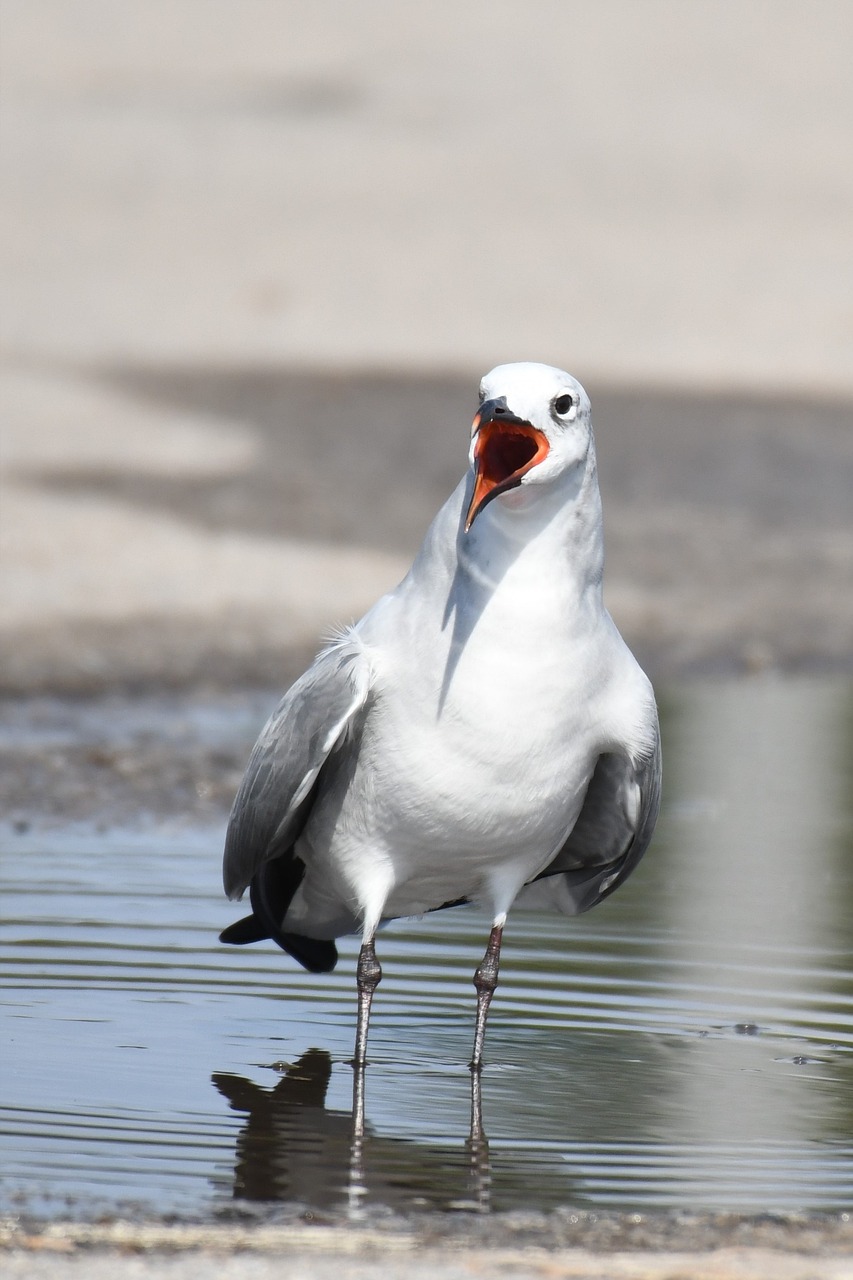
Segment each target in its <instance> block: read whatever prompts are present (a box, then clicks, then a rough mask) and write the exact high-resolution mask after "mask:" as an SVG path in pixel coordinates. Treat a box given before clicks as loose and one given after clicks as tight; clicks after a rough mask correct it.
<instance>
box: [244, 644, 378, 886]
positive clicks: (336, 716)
mask: <svg viewBox="0 0 853 1280" xmlns="http://www.w3.org/2000/svg"><path fill="white" fill-rule="evenodd" d="M369 688H370V672H369V667H368V663H367V659H366V657H365V656H364V654H363V653H362V652H361V651H360V650H359V649H358V648H356V647H354V646H347V645H336V646H335V647H333V648H331V649H326V650H324V652H323V653H321V654H319V655H318V657H317V658H316V659H315V661H314V663H313V665H312V666H310V667H309V668H308V670H307V671H306V672H305V674H304V675H303V676H301V677H300V678H299V680H297V681H296V683H295V684H294V685H293V686H292V687H291V688H290V690H289V691H288V692H287V693H286V694H285V696H284V698H283V699H282V701H281V703H280V704H279V706H278V708H277V710H276V711H275V712H274V713H273V715H272V716H271V717H270V719H269V721H268V722H267V724H266V726H265V727H264V729H263V730H262V732H261V736H260V737H259V738H258V741H257V743H256V744H255V748H254V750H253V751H252V754H251V757H250V758H249V764H248V766H247V768H246V774H245V776H244V778H243V782H242V784H241V786H240V790H239V791H238V792H237V798H236V800H235V801H234V806H233V808H232V810H231V817H230V820H229V823H228V832H227V835H226V837H225V858H224V861H223V867H222V878H223V881H224V884H225V892H226V893H227V894H228V897H229V898H239V897H240V896H241V895H242V893H243V892H244V890H245V889H246V887H247V886H248V884H249V883H250V882H251V880H252V878H253V877H254V875H255V874H256V872H257V871H259V870H260V868H261V867H262V866H263V865H264V863H266V862H267V861H268V860H269V859H270V858H274V857H276V856H277V855H279V854H282V853H284V852H286V851H287V849H289V848H290V846H291V845H292V844H293V842H294V840H296V839H297V837H298V835H299V833H300V831H301V830H302V828H303V826H304V825H305V822H306V821H307V818H308V812H309V810H310V807H311V801H312V798H313V791H314V786H315V784H316V782H317V779H318V777H319V775H320V771H321V769H322V767H323V765H324V764H325V762H326V760H327V758H328V756H329V755H330V753H331V752H332V751H333V750H334V749H335V747H336V746H337V745H338V744H339V743H340V742H341V740H342V738H343V737H344V736H345V734H346V733H347V731H348V730H349V729H350V727H351V725H352V722H353V720H354V718H355V717H356V716H357V715H358V712H359V711H360V710H361V709H362V708H363V707H364V705H365V703H366V701H367V696H368V693H369Z"/></svg>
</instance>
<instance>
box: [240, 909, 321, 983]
mask: <svg viewBox="0 0 853 1280" xmlns="http://www.w3.org/2000/svg"><path fill="white" fill-rule="evenodd" d="M268 939H269V940H271V941H272V942H275V943H277V944H278V946H280V947H281V949H282V951H286V952H287V954H288V955H289V956H293V958H294V960H298V961H299V963H300V964H301V965H302V967H303V969H307V970H308V972H309V973H331V972H332V970H333V969H334V967H335V965H336V964H337V963H338V949H337V947H336V946H335V944H334V942H327V941H323V940H321V939H319V938H306V937H305V936H304V934H301V933H271V932H270V929H269V926H268V925H265V924H264V923H263V921H262V920H261V919H260V918H259V917H258V916H256V915H251V916H244V917H243V919H242V920H237V921H235V923H234V924H230V925H229V926H228V928H227V929H223V930H222V932H221V933H220V935H219V941H220V942H225V943H227V944H229V945H230V946H235V947H244V946H246V945H248V944H249V943H251V942H266V941H267V940H268Z"/></svg>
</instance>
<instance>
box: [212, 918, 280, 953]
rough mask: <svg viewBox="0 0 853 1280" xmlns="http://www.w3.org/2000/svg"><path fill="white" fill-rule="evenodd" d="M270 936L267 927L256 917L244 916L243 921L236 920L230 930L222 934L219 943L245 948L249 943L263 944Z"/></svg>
mask: <svg viewBox="0 0 853 1280" xmlns="http://www.w3.org/2000/svg"><path fill="white" fill-rule="evenodd" d="M269 936H270V931H269V929H268V928H267V926H266V925H265V924H263V923H262V921H260V920H259V919H258V917H257V916H256V915H251V916H244V917H243V919H242V920H236V921H235V922H234V924H229V926H228V928H227V929H223V930H222V932H221V933H220V935H219V941H220V942H227V943H229V944H230V945H231V946H235V947H243V946H245V945H246V944H247V943H249V942H263V941H264V940H265V939H266V938H268V937H269Z"/></svg>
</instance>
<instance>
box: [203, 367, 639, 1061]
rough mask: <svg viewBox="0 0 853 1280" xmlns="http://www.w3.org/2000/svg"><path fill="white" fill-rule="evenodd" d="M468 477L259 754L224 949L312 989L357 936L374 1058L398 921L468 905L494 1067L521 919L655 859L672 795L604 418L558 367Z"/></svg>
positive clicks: (233, 862) (500, 422)
mask: <svg viewBox="0 0 853 1280" xmlns="http://www.w3.org/2000/svg"><path fill="white" fill-rule="evenodd" d="M469 464H470V465H469V469H468V472H467V474H466V475H465V476H464V478H463V479H462V481H461V482H460V484H459V486H458V487H457V489H456V490H455V492H454V493H453V494H452V495H451V497H450V498H449V499H448V501H447V502H446V503H445V505H444V506H443V507H442V508H441V510H440V511H439V512H438V514H437V516H436V517H435V519H434V521H433V523H432V525H431V527H430V529H429V531H428V533H427V535H426V538H425V540H424V543H423V546H422V547H421V550H420V552H419V553H418V555H417V557H416V559H415V561H414V564H413V565H412V567H411V569H410V570H409V572H408V574H407V575H406V577H405V578H404V579H403V581H402V582H401V583H400V585H399V586H398V587H397V588H396V589H395V590H393V591H391V592H390V593H389V594H388V595H386V596H383V597H382V599H380V600H379V601H378V602H377V604H376V605H375V606H374V607H373V608H372V609H371V610H370V611H369V612H368V613H367V614H366V615H365V617H364V618H362V620H361V621H360V622H359V623H357V624H356V625H355V626H353V627H351V628H348V629H347V630H346V631H345V632H343V633H342V634H341V636H340V637H339V638H337V639H336V640H335V641H334V642H333V643H332V644H330V645H329V646H328V647H327V648H325V649H324V650H323V651H322V652H321V653H320V654H319V655H318V657H317V658H316V659H315V661H314V663H313V665H312V666H311V667H310V668H309V669H308V670H307V671H306V672H305V674H304V675H303V676H302V677H301V678H300V679H299V680H297V682H296V683H295V684H294V685H293V687H292V688H291V689H290V691H289V692H288V693H287V694H286V695H285V697H284V699H283V701H282V702H281V704H280V706H279V707H278V709H277V710H276V711H275V712H274V714H273V716H272V717H271V719H270V721H269V722H268V724H267V725H266V727H265V729H264V730H263V732H262V733H261V736H260V738H259V740H258V743H257V745H256V746H255V749H254V751H253V753H252V756H251V759H250V761H249V765H248V769H247V772H246V776H245V778H244V780H243V784H242V786H241V788H240V791H239V794H238V796H237V799H236V801H235V803H234V808H233V811H232V814H231V820H230V824H229V828H228V834H227V840H226V849H225V866H224V878H225V888H226V891H227V893H228V894H229V896H230V897H239V896H240V895H242V893H243V892H244V890H245V889H246V888H249V890H250V893H251V903H252V915H251V916H249V917H247V918H246V919H244V920H241V921H239V922H238V923H237V924H235V925H232V926H231V927H230V928H228V929H226V930H225V932H224V933H223V935H222V939H223V941H225V942H233V943H244V942H255V941H259V940H261V939H265V938H271V939H273V940H274V941H275V942H277V943H278V945H279V946H281V947H282V948H283V949H284V950H285V951H287V952H289V953H290V955H292V956H293V957H295V959H297V960H298V961H299V962H300V963H301V964H302V965H304V966H305V967H306V968H307V969H309V970H311V971H313V972H325V971H328V970H330V969H332V968H334V966H335V963H336V961H337V950H336V947H335V941H334V940H335V939H336V938H338V937H341V936H342V935H345V934H349V933H354V932H356V933H360V934H361V938H362V945H361V951H360V955H359V960H358V967H357V984H358V1022H357V1030H356V1043H355V1059H354V1061H355V1065H356V1067H357V1068H358V1069H362V1068H363V1066H364V1063H365V1057H366V1050H367V1033H368V1021H369V1016H370V1006H371V1000H372V998H373V993H374V991H375V990H376V987H377V985H378V983H379V980H380V978H381V976H382V973H381V968H380V965H379V962H378V960H377V957H376V949H375V939H376V933H377V930H378V929H379V927H380V925H381V924H382V923H383V922H384V921H387V920H391V919H394V918H396V917H401V916H417V915H421V914H423V913H424V912H428V911H435V910H438V909H440V908H442V907H448V906H454V905H457V904H460V903H463V902H473V903H477V904H480V905H481V906H484V907H485V908H486V910H487V911H488V913H489V918H490V920H491V933H490V936H489V941H488V946H487V948H486V952H485V955H484V957H483V960H482V963H481V964H480V966H479V967H478V969H477V971H476V974H475V977H474V983H475V986H476V989H477V1011H476V1022H475V1033H474V1050H473V1056H472V1061H471V1066H472V1068H473V1069H474V1071H475V1073H476V1072H479V1070H480V1068H481V1065H482V1052H483V1037H484V1033H485V1026H486V1016H487V1013H488V1009H489V1003H490V1001H491V998H492V994H493V992H494V990H495V987H496V985H497V979H498V964H499V957H500V945H501V937H502V932H503V928H504V924H505V922H506V919H507V914H508V912H509V910H510V908H511V906H512V905H513V903H518V904H520V905H521V904H523V905H524V906H533V907H539V908H548V909H555V910H558V911H562V912H564V913H566V914H568V915H572V914H576V913H578V912H581V911H586V910H588V909H589V908H590V907H592V906H594V905H595V904H596V903H597V902H599V901H601V899H602V898H604V897H605V896H606V895H608V894H610V893H612V892H613V890H614V889H615V888H616V887H617V885H619V884H621V883H622V881H623V880H624V879H625V878H626V876H628V875H629V874H630V872H631V871H632V869H633V868H634V867H635V866H636V865H637V862H638V861H639V859H640V858H641V857H642V855H643V853H644V851H645V849H646V847H647V845H648V843H649V841H650V839H651V835H652V830H653V828H654V824H655V819H656V816H657V810H658V801H659V792H660V740H659V733H658V722H657V713H656V708H655V700H654V695H653V693H652V689H651V685H650V684H649V681H648V679H647V678H646V676H645V675H644V674H643V672H642V671H641V669H640V667H639V666H638V665H637V662H636V661H635V659H634V658H633V656H632V654H631V653H630V651H629V649H628V648H627V646H626V645H625V643H624V641H623V640H622V638H621V636H620V635H619V632H618V631H617V629H616V627H615V625H614V623H613V621H612V619H611V618H610V615H609V614H608V612H607V610H606V609H605V607H604V603H603V600H602V571H603V562H604V561H603V542H602V521H601V500H600V497H599V489H598V478H597V473H596V462H595V449H594V444H593V436H592V428H591V423H590V406H589V400H588V398H587V396H586V393H585V391H584V389H583V387H581V385H580V383H578V382H576V381H575V379H574V378H572V377H570V376H569V374H567V373H563V372H562V371H561V370H559V369H554V368H551V367H550V366H547V365H542V364H527V363H525V364H509V365H500V366H499V367H498V368H496V369H493V370H492V372H491V373H489V374H488V375H487V376H486V377H485V378H484V379H483V381H482V383H481V386H480V403H479V408H478V410H477V412H476V415H475V417H474V422H473V427H472V435H471V446H470V453H469Z"/></svg>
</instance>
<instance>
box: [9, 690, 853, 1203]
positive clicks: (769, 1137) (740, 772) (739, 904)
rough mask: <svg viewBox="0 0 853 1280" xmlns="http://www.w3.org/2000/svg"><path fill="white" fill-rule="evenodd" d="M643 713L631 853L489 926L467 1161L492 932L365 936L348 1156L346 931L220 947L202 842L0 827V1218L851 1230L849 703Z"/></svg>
mask: <svg viewBox="0 0 853 1280" xmlns="http://www.w3.org/2000/svg"><path fill="white" fill-rule="evenodd" d="M661 703H662V720H663V729H664V752H665V757H664V758H665V786H664V804H663V810H662V814H661V820H660V824H659V828H658V832H657V835H656V837H655V840H654V842H653V845H652V847H651V849H650V851H649V853H648V854H647V856H646V858H645V860H644V862H643V863H642V864H641V866H640V867H639V868H638V870H637V871H636V872H635V874H634V876H633V877H632V878H631V880H629V881H628V882H627V883H626V884H625V885H624V886H623V887H622V888H621V889H620V890H619V891H618V892H617V893H616V894H615V895H614V896H613V897H612V898H610V899H609V900H607V901H606V902H605V903H603V904H602V905H601V906H600V907H598V908H596V909H595V910H594V911H592V912H591V913H590V914H589V915H587V916H584V917H581V918H579V919H575V920H566V919H563V918H561V917H558V916H545V915H541V916H537V915H530V914H523V913H515V914H513V915H512V916H511V917H510V923H509V927H508V928H507V930H506V933H505V942H504V950H503V957H502V969H501V983H500V986H499V988H498V992H497V995H496V997H495V1000H494V1002H493V1005H492V1012H491V1015H490V1020H489V1027H488V1033H487V1039H486V1053H485V1057H486V1067H485V1070H484V1073H483V1119H484V1125H485V1130H486V1134H487V1136H488V1150H487V1151H480V1152H479V1153H473V1154H472V1152H471V1150H470V1149H469V1147H468V1145H467V1142H466V1139H467V1135H468V1123H469V1103H470V1077H469V1073H468V1071H467V1069H466V1064H467V1062H468V1059H469V1057H470V1051H471V1038H472V1033H473V1012H474V991H473V987H472V984H471V978H472V975H473V971H474V968H475V967H476V964H477V962H478V960H479V958H480V957H481V955H482V952H483V948H484V946H485V942H486V938H487V934H488V923H489V922H488V921H487V920H486V919H485V918H484V917H483V916H482V915H480V914H478V913H477V912H476V911H473V910H469V909H462V910H459V909H457V910H453V911H447V912H444V913H441V914H440V915H432V916H429V917H428V918H426V919H424V920H421V921H404V922H397V923H395V924H393V925H392V926H390V927H389V928H387V929H386V930H385V931H384V932H383V933H382V935H381V937H380V940H379V954H380V957H381V960H382V964H383V969H384V975H385V976H384V979H383V982H382V985H381V986H380V988H379V991H378V993H377V996H376V1000H375V1002H374V1015H373V1019H372V1024H371V1035H370V1045H369V1056H370V1067H369V1069H368V1073H367V1124H368V1135H367V1138H366V1141H365V1144H364V1148H363V1151H362V1152H361V1154H360V1156H359V1158H358V1159H355V1160H354V1158H353V1150H352V1143H351V1118H350V1108H351V1101H352V1071H351V1068H350V1067H349V1065H348V1058H349V1057H350V1055H351V1053H352V1045H353V1035H354V1024H355V998H354V968H355V957H356V954H357V940H355V939H353V940H346V941H345V942H344V943H343V945H342V946H341V948H340V949H341V962H340V964H339V967H338V970H337V971H336V972H335V973H334V974H332V975H327V976H322V977H313V976H311V975H309V974H307V973H304V972H303V971H302V970H301V969H299V968H298V966H297V965H296V964H295V963H294V962H293V961H291V960H290V959H289V958H287V957H285V956H284V955H283V953H281V952H279V951H278V949H276V948H273V947H272V946H255V947H252V948H247V949H232V948H226V947H222V946H220V945H219V944H218V942H217V934H218V931H219V930H220V929H221V928H222V927H223V926H224V925H225V924H227V923H228V922H229V921H230V920H232V919H234V918H236V915H237V914H238V912H239V910H240V908H239V907H235V906H234V905H233V904H228V903H226V902H225V901H224V899H223V897H222V894H221V888H220V880H219V861H220V850H221V841H222V824H221V823H219V822H217V823H214V824H212V825H210V826H206V827H201V826H198V825H195V826H193V825H189V824H187V823H186V822H182V821H180V820H178V819H175V818H170V819H168V820H164V819H162V818H161V819H158V818H157V816H156V815H152V816H151V817H150V819H149V820H148V821H147V822H140V821H138V820H136V821H135V822H134V823H133V825H132V826H127V827H125V828H123V827H117V826H116V825H114V824H111V825H107V826H105V828H104V829H102V830H98V828H97V824H92V823H86V824H77V825H65V826H63V825H56V824H52V825H50V824H46V823H43V822H40V821H39V818H38V814H34V815H33V820H32V822H31V823H30V825H29V826H27V827H26V829H24V824H22V823H18V824H17V826H14V825H11V824H9V825H7V826H6V827H5V828H3V831H2V901H3V934H2V937H3V949H2V967H0V980H2V992H0V1022H2V1044H3V1051H2V1080H3V1088H2V1098H0V1144H1V1145H2V1162H1V1163H2V1175H0V1209H2V1210H3V1211H13V1210H15V1209H19V1208H24V1209H26V1210H28V1211H30V1212H34V1213H43V1214H48V1215H51V1214H59V1213H63V1214H66V1213H71V1214H73V1215H77V1216H90V1215H92V1214H95V1213H99V1212H103V1211H105V1210H106V1211H113V1210H116V1209H119V1208H122V1207H125V1206H127V1205H135V1206H137V1207H138V1208H140V1209H141V1210H143V1211H145V1212H153V1213H158V1214H164V1213H165V1214H170V1213H181V1214H190V1215H202V1216H210V1215H214V1214H216V1213H219V1212H224V1211H226V1210H227V1209H228V1207H229V1206H232V1205H233V1204H234V1201H235V1198H236V1200H238V1201H241V1202H248V1201H254V1202H256V1203H259V1204H260V1203H271V1204H276V1203H277V1204H279V1205H291V1206H298V1207H300V1208H305V1209H309V1210H311V1211H313V1212H315V1213H317V1212H326V1213H331V1214H335V1213H338V1212H341V1213H351V1212H352V1211H353V1210H354V1209H358V1210H359V1211H364V1210H370V1209H375V1210H382V1209H385V1208H387V1207H390V1208H393V1209H397V1210H405V1211H415V1212H418V1211H423V1212H429V1211H430V1210H438V1209H442V1210H447V1209H458V1210H460V1211H463V1210H474V1209H479V1210H483V1209H492V1210H505V1209H513V1208H537V1209H549V1208H553V1207H556V1206H565V1205H571V1206H576V1207H577V1208H578V1209H581V1210H584V1209H586V1210H595V1209H602V1210H603V1209H623V1210H633V1211H640V1212H642V1211H646V1210H655V1209H696V1210H718V1209H724V1210H725V1209H731V1210H737V1211H741V1212H748V1213H751V1212H774V1211H786V1210H804V1211H815V1210H818V1211H838V1210H846V1209H849V1208H850V1207H851V1204H853V945H851V925H850V921H851V914H853V912H852V910H851V909H853V814H852V813H851V790H853V788H851V785H850V783H851V778H853V690H851V687H850V685H849V684H845V683H844V682H836V681H825V682H822V681H810V680H801V681H800V680H797V681H790V680H789V681H776V680H770V679H766V680H765V679H762V680H754V681H733V682H730V683H725V682H723V683H719V684H714V685H709V686H687V687H683V688H679V689H674V690H671V691H670V692H669V693H667V692H665V693H664V696H663V697H662V698H661ZM228 705H229V708H230V711H229V713H228V714H229V715H233V717H234V720H233V723H234V732H235V733H242V732H244V731H245V730H244V727H243V723H242V720H241V719H240V717H241V715H242V716H243V718H245V708H244V709H243V711H242V712H240V711H239V708H238V709H236V710H235V709H234V704H233V703H229V704H228ZM82 714H83V710H82V709H81V715H82ZM85 714H86V715H88V716H90V717H91V716H92V715H96V714H97V713H96V711H93V709H92V707H91V706H89V707H88V708H87V709H86V710H85ZM224 714H225V713H224V712H223V711H222V709H221V708H220V709H219V712H218V713H217V715H215V716H212V718H211V720H210V722H211V723H214V722H215V724H216V726H217V728H216V732H217V733H219V734H222V733H223V732H226V733H227V732H228V723H229V721H228V716H227V715H226V716H225V719H224V720H223V715H224ZM143 719H145V717H144V716H143ZM148 719H151V717H150V716H149V717H148ZM146 723H147V720H146ZM223 725H224V729H223ZM196 729H197V732H198V733H199V734H203V732H205V730H204V728H203V726H202V727H198V726H196ZM16 731H19V730H16ZM110 731H111V730H110V728H109V726H105V732H110ZM147 731H148V732H150V725H149V726H148V730H147Z"/></svg>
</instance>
